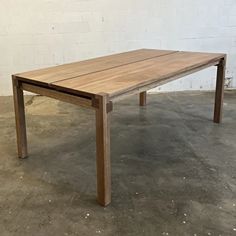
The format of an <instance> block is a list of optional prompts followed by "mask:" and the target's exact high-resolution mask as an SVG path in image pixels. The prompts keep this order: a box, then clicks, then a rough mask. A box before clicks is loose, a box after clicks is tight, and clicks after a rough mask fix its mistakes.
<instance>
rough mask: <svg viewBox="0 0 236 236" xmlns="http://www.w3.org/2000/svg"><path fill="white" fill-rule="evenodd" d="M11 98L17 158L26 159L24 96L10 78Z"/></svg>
mask: <svg viewBox="0 0 236 236" xmlns="http://www.w3.org/2000/svg"><path fill="white" fill-rule="evenodd" d="M12 87H13V98H14V108H15V121H16V138H17V148H18V157H19V158H26V157H27V156H28V150H27V136H26V123H25V105H24V95H23V90H22V89H21V87H20V85H19V83H18V81H17V80H16V79H15V77H14V76H12Z"/></svg>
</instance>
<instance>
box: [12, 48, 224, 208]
mask: <svg viewBox="0 0 236 236" xmlns="http://www.w3.org/2000/svg"><path fill="white" fill-rule="evenodd" d="M225 63H226V55H225V54H216V53H198V52H182V51H166V50H153V49H141V50H136V51H130V52H125V53H120V54H115V55H111V56H105V57H100V58H95V59H91V60H86V61H81V62H75V63H70V64H65V65H60V66H55V67H51V68H46V69H40V70H35V71H30V72H25V73H20V74H16V75H13V76H12V81H13V92H14V105H15V117H16V131H17V144H18V155H19V157H20V158H25V157H27V155H28V153H27V137H26V125H25V111H24V97H23V90H26V91H30V92H33V93H37V94H41V95H44V96H48V97H52V98H55V99H58V100H61V101H64V102H69V103H73V104H76V105H80V106H83V107H87V108H92V109H94V110H95V112H96V148H97V154H96V155H97V159H96V160H97V199H98V202H99V203H100V204H101V205H103V206H106V205H108V204H109V203H110V202H111V167H110V114H111V111H112V107H113V102H114V101H117V100H118V99H121V98H123V97H125V96H128V95H131V94H139V95H140V106H144V105H146V91H147V90H148V89H151V88H154V87H156V86H159V85H162V84H165V83H167V82H170V81H172V80H175V79H178V78H180V77H183V76H185V75H188V74H191V73H194V72H197V71H200V70H202V69H205V68H207V67H210V66H217V81H216V94H215V110H214V122H216V123H220V121H221V117H222V104H223V92H224V78H225Z"/></svg>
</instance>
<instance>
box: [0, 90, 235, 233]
mask: <svg viewBox="0 0 236 236" xmlns="http://www.w3.org/2000/svg"><path fill="white" fill-rule="evenodd" d="M213 97H214V94H213V93H200V92H199V93H196V92H195V93H173V94H172V93H170V94H159V95H149V96H148V105H147V106H146V107H139V106H138V99H137V96H133V97H131V98H128V99H126V100H124V101H121V102H118V103H117V104H115V105H114V111H113V113H112V122H111V159H112V204H111V205H110V206H108V207H107V208H104V207H101V206H99V205H97V203H96V200H95V199H96V166H95V127H94V111H92V110H86V109H81V108H78V107H76V106H73V105H69V104H65V103H62V102H58V101H55V100H52V99H49V98H44V97H40V96H34V97H31V96H28V97H26V114H27V128H28V145H29V153H30V157H29V158H28V159H25V160H19V159H18V158H17V153H16V139H15V128H14V126H15V122H14V113H13V105H12V98H11V97H1V98H0V235H1V236H12V235H14V236H28V235H29V236H39V235H40V236H55V235H57V236H61V235H62V236H65V235H81V236H93V235H104V236H106V235H109V236H110V235H112V236H113V235H114V236H116V235H117V236H123V235H124V236H126V235H132V236H133V235H135V236H137V235H145V236H152V235H154V236H156V235H174V236H178V235H179V236H185V235H187V236H188V235H192V236H195V235H197V236H198V235H217V236H219V235H222V236H223V235H226V236H228V235H236V91H228V92H226V94H225V102H224V122H223V124H221V125H217V124H214V123H213V122H212V121H211V119H212V112H213V111H212V110H213V109H212V108H213Z"/></svg>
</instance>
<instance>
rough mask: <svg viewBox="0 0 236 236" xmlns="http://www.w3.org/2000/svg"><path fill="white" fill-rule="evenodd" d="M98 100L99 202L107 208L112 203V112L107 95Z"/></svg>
mask: <svg viewBox="0 0 236 236" xmlns="http://www.w3.org/2000/svg"><path fill="white" fill-rule="evenodd" d="M97 100H98V108H97V109H96V146H97V200H98V202H99V203H100V204H101V205H102V206H107V205H108V204H109V203H110V202H111V163H110V112H109V111H108V109H107V104H108V99H107V96H106V95H102V96H97Z"/></svg>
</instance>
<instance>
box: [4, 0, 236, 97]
mask: <svg viewBox="0 0 236 236" xmlns="http://www.w3.org/2000/svg"><path fill="white" fill-rule="evenodd" d="M136 48H161V49H174V50H196V51H209V52H225V53H228V64H227V76H228V77H233V80H232V81H231V83H230V86H234V87H236V1H235V0H207V1H206V0H198V1H195V0H145V1H144V0H125V1H123V0H120V1H115V0H59V1H58V0H34V1H31V0H1V3H0V52H1V56H0V95H9V94H11V80H10V75H11V74H13V73H16V72H22V71H27V70H32V69H35V68H40V67H47V66H53V65H58V64H62V63H67V62H71V61H76V60H83V59H87V58H92V57H96V56H101V55H106V54H111V53H115V52H121V51H126V50H132V49H136ZM214 72H215V70H214V69H210V70H206V71H204V72H201V73H198V74H195V75H193V76H191V77H190V78H189V79H186V78H184V79H181V80H178V81H176V82H172V83H170V84H168V85H165V86H162V87H160V88H158V89H156V90H155V91H158V90H162V91H163V90H164V91H167V90H188V89H213V88H214V84H215V80H214V78H215V73H214Z"/></svg>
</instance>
